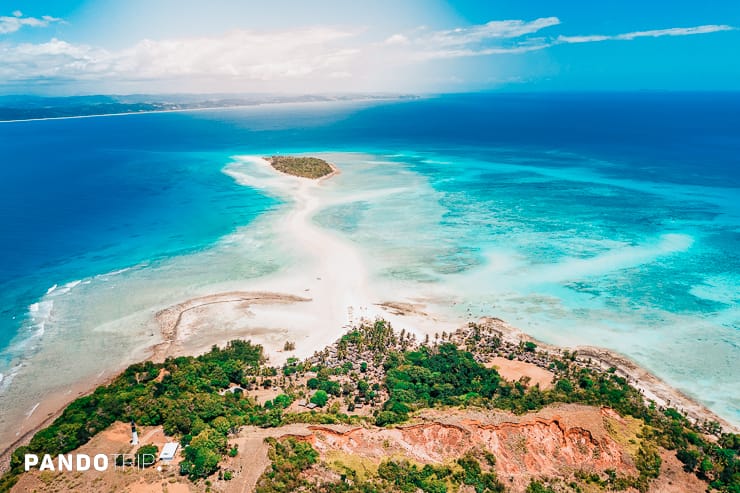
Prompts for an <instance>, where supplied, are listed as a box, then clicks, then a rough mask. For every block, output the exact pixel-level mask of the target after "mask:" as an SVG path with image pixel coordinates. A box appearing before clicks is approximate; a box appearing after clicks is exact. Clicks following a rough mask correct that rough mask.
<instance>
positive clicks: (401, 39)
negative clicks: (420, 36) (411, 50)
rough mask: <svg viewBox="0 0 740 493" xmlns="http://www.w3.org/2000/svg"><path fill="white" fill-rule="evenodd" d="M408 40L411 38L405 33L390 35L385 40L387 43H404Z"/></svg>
mask: <svg viewBox="0 0 740 493" xmlns="http://www.w3.org/2000/svg"><path fill="white" fill-rule="evenodd" d="M408 42H409V38H407V37H406V36H404V35H403V34H394V35H393V36H390V37H388V38H387V39H386V40H385V44H387V45H403V44H406V43H408Z"/></svg>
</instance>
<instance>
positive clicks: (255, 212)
mask: <svg viewBox="0 0 740 493" xmlns="http://www.w3.org/2000/svg"><path fill="white" fill-rule="evenodd" d="M739 115H740V96H738V95H737V94H718V95H707V94H674V95H670V94H668V95H666V94H654V95H645V94H636V95H635V94H633V95H630V94H617V95H556V96H544V95H543V96H532V95H509V96H507V95H464V96H449V97H443V98H435V99H426V100H418V101H410V102H387V103H377V102H376V103H341V104H339V103H338V104H305V105H284V106H283V105H281V106H272V107H258V108H252V109H238V110H227V111H214V112H197V113H179V114H160V115H135V116H119V117H112V118H92V119H80V120H60V121H45V122H28V123H18V124H5V125H0V153H2V155H3V156H7V157H8V159H4V162H3V166H2V167H1V169H0V173H1V176H0V187H2V189H0V204H1V205H2V207H1V208H0V210H2V211H3V212H2V215H1V216H0V226H2V230H3V242H2V244H1V245H0V267H1V268H0V288H1V289H0V302H2V304H1V306H2V307H3V308H2V313H1V314H0V316H1V318H0V347H2V348H4V349H3V350H2V351H3V352H2V358H0V373H2V374H4V375H5V377H4V382H1V383H0V387H2V388H7V391H8V392H11V391H12V389H10V387H12V385H11V383H12V381H13V380H12V379H11V378H10V377H9V376H10V375H12V374H15V373H18V372H22V371H28V372H30V373H29V374H32V372H33V371H41V370H40V368H41V366H40V365H41V363H39V362H36V361H35V360H34V359H33V355H34V354H37V355H38V358H42V361H45V362H46V364H47V365H50V364H53V365H56V366H57V371H56V372H55V375H53V376H52V377H50V376H48V375H46V376H43V378H44V379H46V380H47V386H53V385H64V382H65V381H69V380H73V379H74V378H80V376H81V375H84V374H86V372H87V374H96V373H97V372H99V371H101V368H102V367H104V366H105V364H106V362H105V361H102V360H101V359H100V358H98V359H97V360H90V361H87V360H86V361H84V362H80V361H77V362H76V364H75V365H71V364H69V363H67V362H66V361H67V359H65V358H69V357H72V355H74V354H77V353H75V351H78V352H79V350H80V349H79V348H85V350H87V351H93V352H95V351H97V352H100V351H101V350H104V351H106V352H105V353H104V354H106V355H108V357H109V359H110V361H111V362H114V361H117V360H122V359H123V358H125V357H126V355H128V354H129V353H131V352H132V351H133V350H134V349H140V347H141V346H142V345H143V344H144V342H145V340H146V336H148V335H150V334H151V333H152V331H153V330H154V329H153V328H152V325H151V323H150V322H151V321H150V318H151V314H152V313H153V310H156V309H157V308H161V307H162V306H167V305H168V304H171V303H175V302H177V301H180V300H182V299H185V298H187V297H189V296H193V295H194V294H199V293H208V292H212V291H213V290H214V289H216V287H218V288H219V289H220V288H228V287H229V286H231V285H232V284H233V283H236V282H240V281H243V280H245V279H246V280H248V279H256V278H259V277H262V276H265V275H268V274H270V273H273V272H275V271H277V270H279V269H280V268H281V267H282V266H284V265H285V264H287V263H289V262H290V258H291V257H290V255H291V252H290V248H285V245H278V244H275V242H274V238H273V236H272V232H271V229H270V226H271V219H272V218H273V217H277V216H278V215H280V214H282V213H283V212H284V211H285V208H286V207H288V205H286V204H283V203H281V202H280V201H279V200H277V199H275V198H272V197H269V196H267V195H265V194H264V193H262V192H260V191H259V190H254V189H251V188H249V187H244V186H241V185H238V184H237V183H235V182H234V180H233V179H232V178H231V177H229V176H227V175H226V174H225V173H224V168H225V167H226V166H228V165H229V163H230V162H231V161H232V156H238V155H242V154H244V155H246V154H249V155H264V154H267V153H273V152H286V153H287V152H311V153H319V152H329V153H330V154H328V155H327V158H329V159H331V160H332V161H333V162H335V163H337V164H338V165H339V166H340V167H341V168H342V170H343V173H342V174H341V175H339V176H338V177H336V178H335V179H334V180H333V181H334V182H335V183H334V184H333V185H332V187H330V188H329V189H328V190H327V192H326V193H327V204H329V203H330V202H331V200H330V199H334V200H335V203H337V205H327V207H326V208H325V209H324V210H322V211H320V212H319V213H318V214H317V216H316V217H315V221H316V222H317V223H318V224H319V225H321V226H323V227H325V228H328V229H331V230H334V231H337V232H338V233H339V234H341V235H342V236H344V237H345V238H347V239H349V240H350V241H352V242H353V243H354V244H355V245H356V246H357V248H358V249H360V251H362V252H363V253H364V254H365V258H366V261H367V264H368V266H369V272H370V274H371V277H372V279H373V280H375V281H377V282H379V283H387V284H388V285H390V286H397V287H398V290H397V291H395V293H402V294H403V295H404V296H407V297H408V296H409V293H418V296H419V297H422V298H425V299H426V300H427V301H429V303H430V304H437V305H440V306H443V305H446V308H447V309H449V310H451V311H452V312H453V313H456V314H457V315H458V316H459V317H460V319H461V320H464V319H466V318H470V317H477V316H480V315H492V316H499V317H501V318H504V319H506V320H508V321H510V322H511V323H512V324H513V325H516V326H519V327H521V328H522V329H524V330H527V331H529V332H531V333H532V334H533V335H535V336H536V337H540V338H542V339H544V340H547V341H550V342H553V343H562V344H595V345H603V346H605V347H609V348H611V349H615V350H618V351H621V352H623V353H625V354H627V355H628V356H630V357H632V358H634V359H636V360H637V361H638V362H639V363H641V364H643V365H645V366H647V367H648V368H650V369H651V370H653V371H654V372H656V373H657V374H658V375H660V376H662V377H663V378H665V379H667V380H668V381H669V382H670V383H672V384H673V385H675V386H677V387H679V388H681V389H682V390H684V391H686V392H688V393H690V394H692V395H694V396H697V397H698V398H700V399H701V400H702V401H703V402H705V403H706V404H707V405H709V406H710V407H712V408H713V409H714V410H716V411H717V412H718V413H720V414H721V415H723V416H724V417H726V418H728V419H730V420H732V421H735V422H740V389H738V384H737V381H736V377H735V375H736V374H737V371H738V370H739V369H740V368H738V363H737V361H740V335H739V333H738V327H739V325H740V323H739V320H740V316H739V314H738V300H739V298H740V294H739V289H738V285H739V283H738V275H739V274H740V256H739V255H738V253H737V252H739V251H740V248H739V247H740V227H739V226H740V200H738V197H739V196H740V194H738V187H739V186H740V162H739V159H740V116H739ZM390 292H393V291H390ZM101 334H103V335H104V336H103V335H101ZM98 338H99V339H98ZM103 340H105V341H104V342H102V341H103ZM96 341H97V342H96ZM52 343H53V344H55V347H56V348H58V349H60V350H61V352H60V354H59V355H57V356H55V358H56V359H52V358H51V356H50V355H49V354H51V353H50V352H48V351H47V352H48V353H49V354H47V353H45V352H44V347H47V346H48V345H49V344H52ZM67 345H68V346H70V347H69V348H65V347H64V346H67ZM72 346H76V348H77V349H73V348H72ZM66 349H68V351H67V350H66ZM44 355H45V356H44ZM43 358H46V359H43ZM19 363H20V366H19ZM67 366H69V367H67ZM73 366H74V368H73ZM18 375H20V373H18ZM19 378H20V377H19ZM41 378H42V374H41V373H39V374H38V376H37V380H40V379H41ZM55 378H58V380H55ZM65 379H66V380H65ZM25 381H26V382H28V381H33V380H32V379H30V377H29V379H27V380H25ZM42 390H43V389H41V388H39V390H38V392H36V393H35V394H34V393H33V392H30V393H31V394H32V395H31V396H30V397H28V399H29V400H31V401H33V400H34V399H37V398H41V397H42V396H43V391H42ZM8 395H10V394H8ZM6 402H7V401H6ZM34 402H37V400H36V401H34Z"/></svg>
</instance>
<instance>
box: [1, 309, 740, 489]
mask: <svg viewBox="0 0 740 493" xmlns="http://www.w3.org/2000/svg"><path fill="white" fill-rule="evenodd" d="M469 329H470V330H469V331H468V332H464V331H463V332H458V333H456V334H455V335H454V336H453V334H450V335H447V334H443V335H442V341H449V342H441V343H438V344H437V343H430V342H428V341H427V342H426V343H424V344H421V345H419V344H416V343H415V342H413V340H412V338H411V336H410V335H409V334H407V333H404V332H401V333H400V334H396V333H395V332H394V331H393V329H392V328H391V326H390V324H388V323H387V322H385V321H383V320H378V321H376V322H374V323H372V324H363V325H361V326H359V327H357V328H354V329H352V330H351V331H350V332H348V333H347V334H345V335H344V336H342V337H341V338H340V340H339V341H338V342H337V343H336V344H335V346H334V351H328V350H326V351H322V352H318V353H317V354H316V355H315V356H314V357H313V358H312V359H309V360H306V361H304V362H301V361H299V360H297V359H296V358H290V359H289V360H288V362H287V363H286V365H285V366H284V367H283V368H282V371H280V370H279V369H278V368H272V367H266V366H264V358H263V354H262V348H261V347H260V346H257V345H252V344H251V343H250V342H244V341H232V342H230V343H229V344H228V345H227V346H226V347H225V348H224V349H219V348H217V347H213V348H212V350H211V351H210V352H208V353H206V354H204V355H202V356H198V357H178V358H169V359H167V360H166V361H165V362H163V363H159V364H155V363H151V362H145V363H141V364H136V365H132V366H130V367H129V368H128V369H126V371H124V372H123V373H122V374H121V375H120V376H119V377H117V378H116V379H115V380H114V381H113V382H112V383H111V384H110V385H107V386H101V387H99V388H98V389H96V390H95V391H94V392H93V393H92V394H90V395H87V396H84V397H81V398H79V399H77V400H75V401H74V402H72V403H71V404H70V405H69V406H68V407H67V408H66V409H65V410H64V411H63V413H62V414H61V416H60V417H59V418H57V419H56V420H55V421H54V422H53V423H52V424H51V426H49V427H48V428H45V429H43V430H41V431H39V432H38V433H36V435H35V436H34V437H33V438H32V439H31V441H30V443H29V444H28V445H27V446H22V447H19V448H18V449H16V450H15V451H14V453H13V455H12V458H11V462H10V466H11V469H10V472H9V473H8V474H6V475H5V476H4V477H3V478H2V479H0V491H7V490H8V489H10V487H12V485H13V484H14V483H15V482H16V481H17V478H18V475H19V474H20V473H21V472H22V469H23V456H24V454H26V453H36V454H50V455H57V454H62V453H67V452H70V451H72V450H74V449H76V448H78V447H79V446H80V445H83V444H84V443H86V442H87V441H88V440H89V439H90V438H91V437H93V436H94V435H95V434H97V433H99V432H100V431H102V430H104V429H105V428H107V427H108V426H110V425H111V424H112V423H114V422H115V421H122V422H129V421H131V420H133V421H135V422H136V423H137V424H138V425H140V426H154V425H161V426H162V427H163V428H164V431H165V433H166V434H168V435H171V436H175V437H178V439H179V440H180V441H181V443H182V444H183V446H184V448H183V452H182V453H183V456H184V461H183V462H182V463H181V470H180V472H181V473H182V474H183V475H187V476H188V477H189V478H191V479H192V480H193V481H198V480H201V479H202V478H208V477H211V476H212V475H215V473H216V472H218V474H219V475H220V476H219V477H222V478H226V473H227V472H228V474H229V477H232V472H229V471H223V470H221V469H220V463H221V462H222V460H223V459H224V458H225V457H226V456H231V457H234V456H236V455H237V454H238V450H237V449H236V448H235V447H230V446H229V445H228V437H229V436H232V435H233V434H235V433H237V432H238V430H239V428H240V427H241V426H244V425H254V426H261V427H275V426H281V425H283V424H290V423H315V424H338V423H345V424H359V423H367V422H370V423H375V424H376V425H378V426H387V425H395V424H397V423H400V422H403V421H405V420H407V419H409V418H410V417H411V416H412V414H413V413H414V412H416V411H418V410H421V409H424V408H430V407H443V406H463V407H466V406H473V407H479V408H488V409H504V410H509V411H512V412H514V413H519V414H521V413H526V412H529V411H533V410H537V409H540V408H542V407H543V406H546V405H548V404H552V403H558V402H563V403H581V404H587V405H593V406H606V407H609V408H612V409H614V410H615V411H617V412H618V413H619V414H620V415H622V416H631V417H633V418H636V420H639V421H637V422H639V423H644V426H643V427H642V431H641V432H640V434H639V435H638V438H639V442H636V443H635V448H634V449H633V451H632V453H633V457H632V458H633V460H634V462H635V465H636V467H637V470H638V474H637V475H636V476H634V477H623V476H618V475H617V474H616V473H614V471H611V472H610V471H605V472H603V473H600V474H598V473H595V472H592V471H591V472H581V471H576V472H575V473H574V477H575V479H576V480H577V482H578V483H583V484H588V485H591V486H589V487H592V486H593V487H597V488H599V489H602V490H603V489H607V490H615V491H620V490H624V489H628V488H630V487H634V488H637V489H638V490H640V491H647V489H648V487H649V484H650V482H651V480H652V479H653V478H655V477H657V476H658V475H659V474H660V469H661V458H660V450H661V448H663V449H667V450H671V451H675V453H676V457H677V458H678V459H679V460H680V461H681V462H682V463H683V465H684V469H685V470H686V471H687V472H692V473H694V474H696V475H697V476H698V477H699V478H700V479H702V480H704V481H706V482H707V484H708V486H709V487H710V488H713V489H715V490H719V491H722V492H728V493H740V461H739V460H738V455H739V454H740V436H738V435H735V434H720V433H719V432H718V431H717V430H718V425H712V424H701V425H698V424H694V423H691V422H690V421H689V420H688V419H687V418H686V417H685V416H684V415H683V414H681V413H679V412H678V411H676V410H674V409H665V410H663V409H658V408H657V407H656V406H654V405H648V404H645V402H644V399H643V396H642V395H641V394H640V392H639V391H637V390H636V389H635V388H633V387H631V386H630V385H629V384H628V382H627V381H626V380H625V379H624V378H622V377H620V376H619V375H618V374H617V371H616V369H611V370H607V371H600V370H596V369H593V368H591V367H590V366H589V365H587V364H584V363H583V362H581V361H579V360H578V359H577V358H576V354H575V353H567V352H565V353H564V354H562V355H552V354H548V353H546V352H545V351H536V346H534V345H533V344H532V345H527V344H526V343H525V344H520V345H518V346H517V345H516V344H511V343H505V342H502V340H501V338H500V337H499V336H498V335H496V334H485V333H484V331H483V330H482V329H481V328H479V327H477V326H475V325H474V324H473V325H471V327H470V328H469ZM435 339H438V338H435ZM459 347H463V348H466V349H467V350H463V349H458V348H459ZM494 351H496V352H497V353H496V354H499V355H501V354H503V355H510V356H511V357H517V355H518V356H519V357H522V358H536V361H537V362H538V364H540V366H546V367H548V368H549V369H550V370H551V371H553V372H554V373H555V375H556V384H555V385H554V387H553V388H552V389H551V390H546V391H545V390H541V389H540V388H539V387H537V386H534V387H528V386H526V385H525V384H523V383H521V382H507V381H505V380H503V379H501V377H500V376H499V374H498V372H497V371H496V370H494V369H488V368H486V367H485V366H484V365H482V364H480V363H479V361H482V360H485V358H487V357H489V356H491V355H492V354H493V352H494ZM481 358H483V359H481ZM309 370H310V371H311V372H314V373H315V377H313V378H309V379H308V380H307V381H306V383H305V385H304V384H302V383H301V384H300V385H298V384H297V383H295V384H294V380H293V379H297V378H299V377H301V376H302V375H305V372H306V371H309ZM335 379H336V380H335ZM278 382H282V383H280V385H281V388H282V390H283V392H284V393H282V394H278V395H277V396H276V397H274V398H273V399H272V400H269V401H267V402H265V404H264V405H263V406H260V405H257V404H256V403H255V402H254V401H253V400H252V399H251V398H249V397H248V392H249V391H250V390H253V389H255V388H259V387H264V388H270V387H272V386H273V384H277V383H278ZM286 383H287V384H286ZM232 384H236V385H239V386H241V387H242V388H244V389H247V392H246V393H242V392H234V393H232V392H224V390H225V389H227V388H229V387H230V386H232ZM311 391H314V392H313V395H312V396H311V397H310V401H311V402H313V403H315V404H316V405H317V406H319V407H320V408H321V409H320V410H317V411H310V412H308V411H307V412H301V413H288V412H287V411H286V409H288V407H289V406H290V405H291V403H292V402H294V401H295V400H296V399H306V398H307V396H308V395H311ZM381 396H383V397H381ZM379 398H382V399H384V402H383V405H382V408H381V409H378V408H375V409H373V410H372V413H371V414H370V415H368V416H356V415H351V414H343V413H342V412H340V411H341V408H340V401H342V400H343V401H344V403H345V405H347V408H348V409H350V410H351V409H354V406H355V404H358V405H359V403H365V404H368V405H369V404H373V405H374V404H375V403H376V402H378V399H379ZM707 431H710V432H712V433H713V434H715V435H716V439H710V438H708V436H707V434H706V432H707ZM270 446H271V452H270V457H271V459H272V461H273V462H272V466H271V468H270V469H268V471H267V472H266V473H265V475H264V476H263V478H262V480H261V481H260V483H259V485H258V490H257V491H260V492H262V493H270V492H279V491H301V490H303V491H314V490H316V488H317V487H319V489H318V491H327V492H363V493H372V492H376V491H377V492H384V491H403V492H406V491H409V492H411V491H413V492H416V491H423V492H429V493H441V492H445V491H451V492H452V491H457V490H458V489H459V487H460V486H462V485H465V486H466V487H468V488H472V490H475V491H476V492H479V493H482V492H486V491H487V492H498V491H504V489H503V486H502V485H501V484H500V483H499V481H498V479H497V478H496V476H495V474H494V472H493V465H494V462H495V459H494V458H493V457H492V456H490V454H488V455H485V452H480V453H477V455H476V454H473V455H471V454H468V455H466V456H464V457H461V458H459V459H458V460H457V461H456V462H454V463H450V464H446V465H436V466H432V465H419V464H413V463H410V462H407V461H404V460H399V459H397V458H392V459H389V460H386V461H384V462H382V463H381V464H380V466H379V467H378V469H377V471H371V472H372V473H371V474H370V475H369V476H368V475H367V474H362V475H358V474H357V472H356V471H353V470H352V469H350V468H346V467H345V468H344V469H343V470H342V472H341V477H342V479H341V480H340V481H335V482H328V483H321V484H320V485H317V484H309V479H310V478H311V475H308V474H301V472H302V471H306V470H307V469H309V468H312V467H314V466H316V467H325V465H324V464H323V463H320V462H319V461H318V454H317V453H316V451H314V450H313V449H312V448H311V446H310V445H309V444H307V443H305V442H301V441H300V440H293V439H287V440H277V441H276V440H271V441H270ZM147 447H151V446H148V445H144V446H142V447H140V448H139V449H138V452H137V453H138V454H139V455H141V454H144V453H151V451H152V450H153V453H154V454H156V452H157V451H156V448H147ZM481 454H483V455H481ZM332 474H335V475H336V471H334V472H333V473H332ZM321 477H323V478H324V479H323V480H322V481H327V479H326V477H327V476H321ZM551 486H552V485H551V484H549V483H547V481H544V480H543V482H537V481H533V482H532V483H531V484H530V486H529V489H528V491H531V492H533V493H541V492H547V491H551Z"/></svg>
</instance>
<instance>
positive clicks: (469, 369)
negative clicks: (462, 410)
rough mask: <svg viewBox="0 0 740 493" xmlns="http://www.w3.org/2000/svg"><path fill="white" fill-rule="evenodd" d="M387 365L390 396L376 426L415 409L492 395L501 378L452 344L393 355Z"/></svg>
mask: <svg viewBox="0 0 740 493" xmlns="http://www.w3.org/2000/svg"><path fill="white" fill-rule="evenodd" d="M386 365H387V366H388V368H387V372H386V382H385V384H386V387H387V389H388V392H389V395H390V398H389V399H388V401H386V403H385V404H384V406H383V412H381V413H379V414H378V417H377V420H376V424H378V425H379V426H383V425H386V424H389V423H398V422H401V421H405V420H406V419H407V418H408V413H409V412H411V411H413V410H416V409H421V408H424V407H434V406H435V405H438V404H442V405H455V404H460V403H462V402H464V401H466V400H469V399H474V398H481V397H482V398H491V397H493V395H494V393H495V392H496V389H497V388H498V384H499V381H500V377H499V374H498V372H496V370H493V369H488V368H485V367H483V366H481V365H479V364H478V363H476V361H475V359H473V355H472V354H471V353H469V352H466V351H460V350H458V349H457V348H456V347H455V345H454V344H442V345H440V346H437V347H435V348H428V347H422V348H421V349H420V350H419V351H407V352H405V353H403V354H402V355H394V356H393V357H391V358H389V359H388V360H387V361H386Z"/></svg>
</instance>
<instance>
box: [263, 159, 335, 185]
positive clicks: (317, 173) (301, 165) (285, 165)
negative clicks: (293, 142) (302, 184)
mask: <svg viewBox="0 0 740 493" xmlns="http://www.w3.org/2000/svg"><path fill="white" fill-rule="evenodd" d="M265 160H266V161H267V162H269V163H270V164H271V165H272V167H273V168H275V169H276V170H278V171H280V172H281V173H286V174H288V175H293V176H298V177H301V178H310V179H312V180H317V179H319V178H324V177H326V176H329V175H331V174H332V173H335V172H336V168H335V167H334V166H332V165H331V164H330V163H328V162H326V161H324V160H323V159H319V158H317V157H296V156H272V157H266V158H265Z"/></svg>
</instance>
